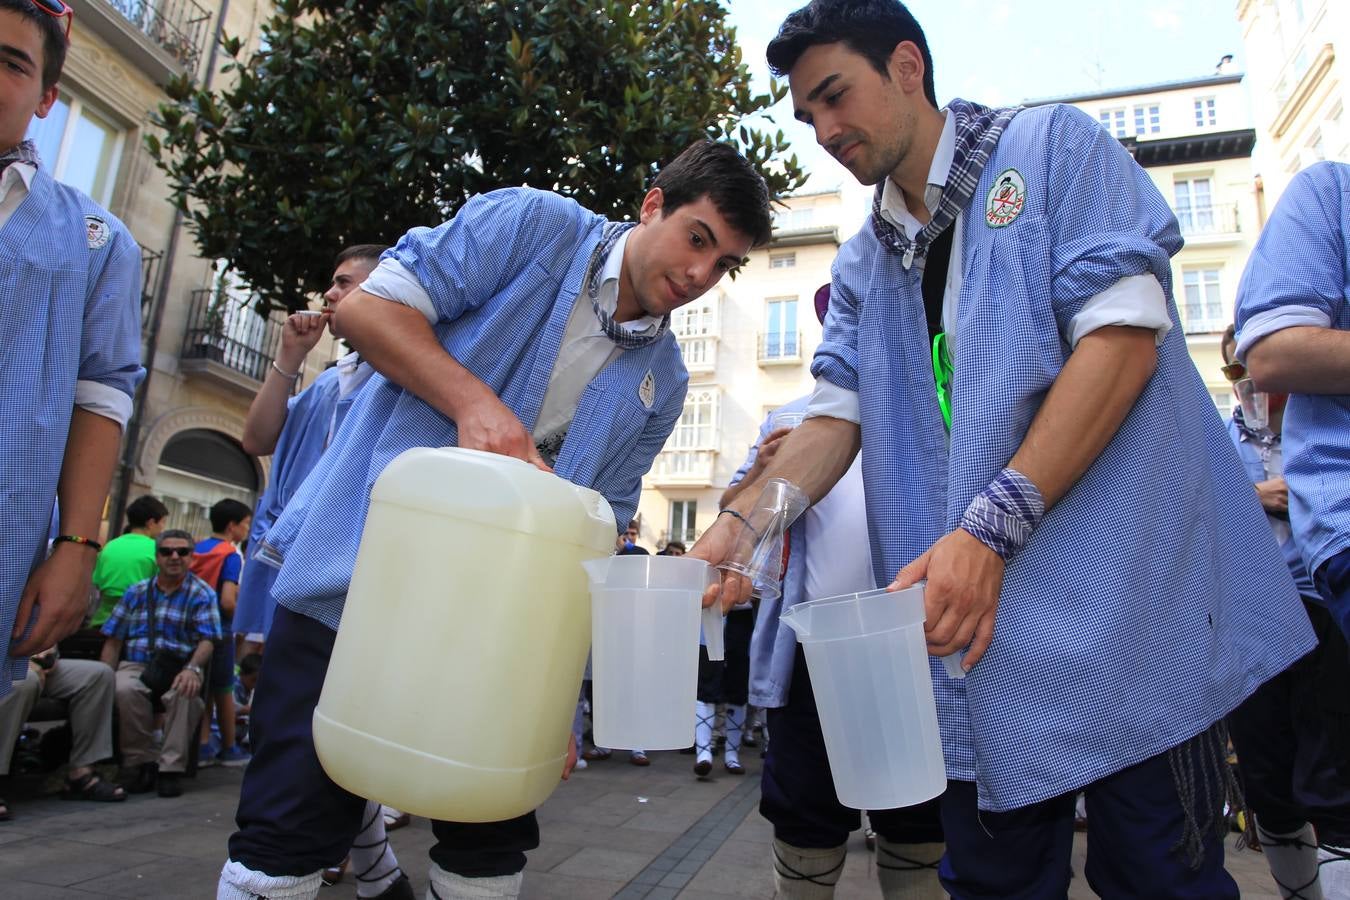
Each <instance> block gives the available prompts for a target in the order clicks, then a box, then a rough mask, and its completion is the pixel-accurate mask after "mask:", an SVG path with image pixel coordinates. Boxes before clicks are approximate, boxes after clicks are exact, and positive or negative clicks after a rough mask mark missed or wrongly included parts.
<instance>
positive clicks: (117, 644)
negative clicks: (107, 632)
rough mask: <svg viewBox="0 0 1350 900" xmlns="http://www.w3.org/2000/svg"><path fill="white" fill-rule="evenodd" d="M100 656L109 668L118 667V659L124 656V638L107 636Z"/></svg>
mask: <svg viewBox="0 0 1350 900" xmlns="http://www.w3.org/2000/svg"><path fill="white" fill-rule="evenodd" d="M98 658H99V660H100V661H101V662H102V663H103V664H104V665H105V666H107V667H108V668H110V669H116V668H117V661H118V660H119V659H121V658H122V639H121V638H115V637H105V638H104V639H103V649H102V650H101V651H99V654H98Z"/></svg>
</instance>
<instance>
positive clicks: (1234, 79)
mask: <svg viewBox="0 0 1350 900" xmlns="http://www.w3.org/2000/svg"><path fill="white" fill-rule="evenodd" d="M1243 77H1244V76H1243V74H1242V73H1241V72H1239V73H1237V74H1235V75H1210V76H1207V77H1205V78H1191V79H1187V80H1186V81H1160V82H1158V83H1157V84H1141V85H1136V86H1134V87H1126V88H1118V89H1115V90H1110V91H1097V92H1094V93H1091V94H1071V95H1069V96H1066V97H1043V98H1040V99H1035V100H1026V101H1024V102H1023V103H1022V105H1023V106H1047V105H1049V104H1051V103H1086V102H1088V101H1091V100H1111V99H1114V98H1116V97H1133V96H1135V95H1136V94H1162V93H1166V92H1169V91H1188V90H1191V89H1193V88H1202V87H1216V86H1218V85H1223V84H1238V83H1240V82H1241V81H1242V79H1243Z"/></svg>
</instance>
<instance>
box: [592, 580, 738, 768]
mask: <svg viewBox="0 0 1350 900" xmlns="http://www.w3.org/2000/svg"><path fill="white" fill-rule="evenodd" d="M583 565H584V566H585V567H586V572H587V574H588V575H589V576H590V580H591V677H592V679H593V686H594V697H593V701H592V707H591V715H592V721H593V726H594V727H593V732H594V736H595V743H596V745H597V746H600V747H620V748H641V749H644V750H676V749H680V748H683V747H688V746H689V745H690V744H692V743H693V742H694V717H693V715H692V714H691V711H692V710H693V709H694V701H695V699H696V698H695V693H696V691H697V685H698V646H699V641H698V636H699V627H700V624H701V622H702V621H703V611H702V610H701V608H700V604H701V600H702V597H703V589H704V588H705V587H706V586H707V584H708V581H709V575H710V570H709V568H708V564H707V563H705V562H704V561H703V560H701V559H690V558H689V557H682V556H613V557H610V558H608V559H602V560H593V561H590V562H586V563H584V564H583ZM718 618H719V619H720V616H719V617H718ZM720 634H721V632H720V630H718V635H719V637H720Z"/></svg>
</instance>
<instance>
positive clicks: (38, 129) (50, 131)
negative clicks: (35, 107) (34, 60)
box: [27, 97, 70, 172]
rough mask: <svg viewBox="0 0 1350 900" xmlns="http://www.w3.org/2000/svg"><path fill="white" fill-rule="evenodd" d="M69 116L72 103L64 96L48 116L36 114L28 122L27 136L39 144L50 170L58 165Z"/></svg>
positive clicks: (43, 160) (42, 157)
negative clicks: (39, 116)
mask: <svg viewBox="0 0 1350 900" xmlns="http://www.w3.org/2000/svg"><path fill="white" fill-rule="evenodd" d="M69 118H70V104H69V103H67V102H66V100H65V98H64V97H62V98H58V99H57V101H56V103H55V104H54V105H53V106H52V108H51V110H50V111H49V112H48V113H47V118H45V119H39V118H37V117H36V116H34V117H33V120H32V121H31V122H29V123H28V134H27V138H28V140H30V141H32V142H33V143H35V144H37V150H38V156H39V157H40V158H41V159H42V164H43V165H44V166H46V167H47V171H49V172H50V171H51V168H52V166H54V165H56V156H57V154H58V153H60V152H61V136H62V135H63V134H65V131H66V120H67V119H69Z"/></svg>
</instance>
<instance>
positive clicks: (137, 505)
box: [127, 494, 169, 528]
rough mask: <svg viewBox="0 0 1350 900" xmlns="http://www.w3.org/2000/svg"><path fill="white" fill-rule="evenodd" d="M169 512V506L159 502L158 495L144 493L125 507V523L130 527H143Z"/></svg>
mask: <svg viewBox="0 0 1350 900" xmlns="http://www.w3.org/2000/svg"><path fill="white" fill-rule="evenodd" d="M168 514H169V508H168V507H167V506H165V505H164V504H163V503H161V502H160V500H159V498H158V497H153V496H151V495H150V494H146V495H145V496H144V497H137V498H136V499H135V500H133V501H132V502H131V505H130V506H128V507H127V524H128V525H130V526H131V527H132V528H144V527H145V526H146V525H148V524H150V523H151V522H152V521H154V520H156V519H162V518H164V517H165V516H167V515H168Z"/></svg>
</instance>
